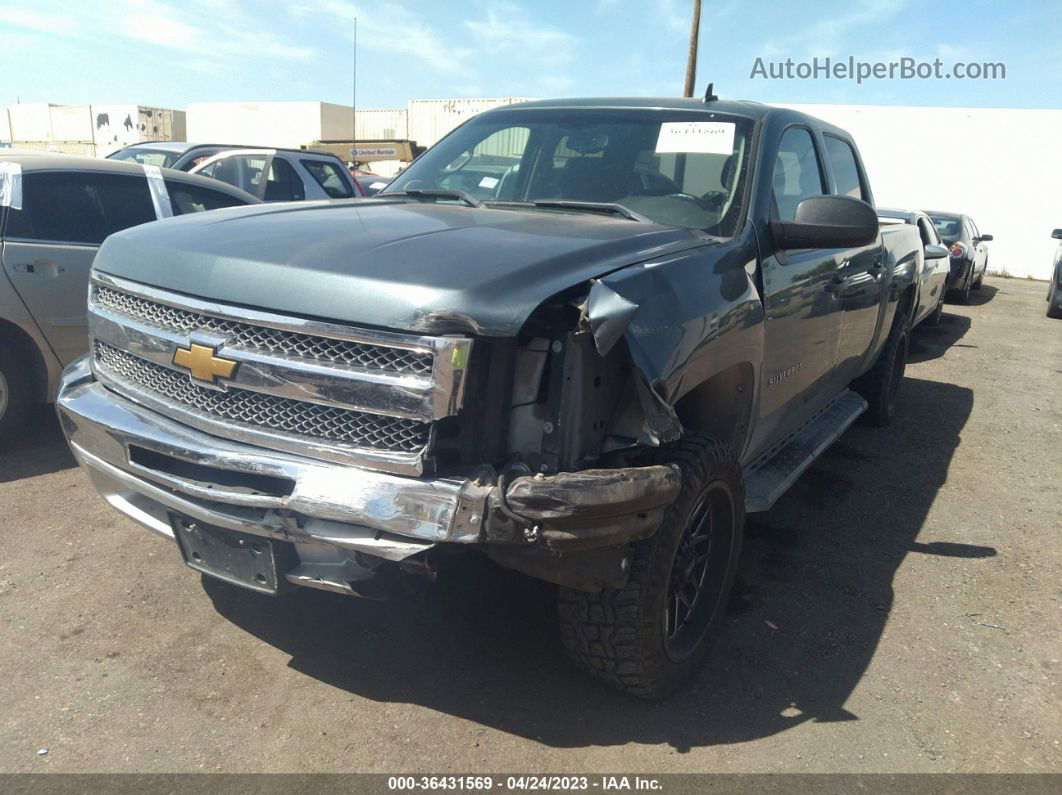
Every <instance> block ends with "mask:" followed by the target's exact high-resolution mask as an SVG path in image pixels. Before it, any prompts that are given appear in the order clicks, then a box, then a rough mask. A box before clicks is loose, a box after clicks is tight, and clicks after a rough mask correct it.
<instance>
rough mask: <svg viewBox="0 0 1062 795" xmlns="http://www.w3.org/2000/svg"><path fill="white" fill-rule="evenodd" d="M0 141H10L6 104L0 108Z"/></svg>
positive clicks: (9, 125) (9, 119)
mask: <svg viewBox="0 0 1062 795" xmlns="http://www.w3.org/2000/svg"><path fill="white" fill-rule="evenodd" d="M0 141H2V142H4V143H11V118H10V116H8V113H7V106H4V107H3V108H0Z"/></svg>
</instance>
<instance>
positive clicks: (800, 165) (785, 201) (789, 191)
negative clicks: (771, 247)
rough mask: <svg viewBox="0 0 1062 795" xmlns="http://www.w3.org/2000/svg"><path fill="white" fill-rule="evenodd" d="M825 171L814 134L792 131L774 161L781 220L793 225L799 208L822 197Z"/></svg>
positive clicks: (779, 147)
mask: <svg viewBox="0 0 1062 795" xmlns="http://www.w3.org/2000/svg"><path fill="white" fill-rule="evenodd" d="M825 192H826V191H825V190H824V188H823V184H822V169H821V168H820V166H819V158H818V155H817V154H816V153H815V143H814V141H812V139H811V133H809V132H808V131H807V130H805V129H803V128H802V127H790V128H789V129H788V130H786V131H785V133H784V134H783V135H782V140H781V142H780V143H779V145H778V157H777V159H775V161H774V201H775V204H776V205H777V207H778V217H779V218H780V219H781V220H783V221H792V220H793V216H794V215H795V214H796V208H797V205H798V204H800V202H801V201H802V200H803V199H806V198H807V197H808V196H821V195H822V194H824V193H825Z"/></svg>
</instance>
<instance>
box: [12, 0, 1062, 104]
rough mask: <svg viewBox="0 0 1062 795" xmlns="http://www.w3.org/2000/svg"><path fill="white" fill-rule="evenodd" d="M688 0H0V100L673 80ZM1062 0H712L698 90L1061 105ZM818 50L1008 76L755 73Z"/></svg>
mask: <svg viewBox="0 0 1062 795" xmlns="http://www.w3.org/2000/svg"><path fill="white" fill-rule="evenodd" d="M690 7H691V0H567V1H566V2H563V1H562V0H535V1H534V2H532V1H531V0H525V1H524V2H520V1H519V0H374V1H373V2H351V1H350V0H288V2H264V1H263V0H109V2H107V3H106V4H102V3H95V2H88V1H87V0H77V1H76V2H72V1H71V0H66V2H58V1H53V0H0V45H2V46H0V75H3V78H2V81H0V103H7V102H14V101H16V98H20V99H21V101H23V102H55V103H60V104H81V103H111V102H130V103H134V102H135V103H140V104H144V105H156V106H162V107H176V108H183V107H184V106H186V105H187V104H188V103H189V102H196V101H238V100H245V101H264V100H324V101H329V102H340V103H344V104H350V101H351V87H352V76H351V72H352V58H353V19H354V18H355V17H357V18H358V86H357V92H358V105H359V107H378V108H386V107H404V106H405V102H406V100H407V99H410V98H424V97H499V96H523V97H555V96H587V95H678V94H680V93H681V90H682V84H683V77H684V74H685V61H686V45H687V40H688V35H689V33H688V31H689V27H688V25H689V15H690ZM1060 10H1062V9H1060V8H1059V6H1058V3H1057V1H1056V0H1025V2H1020V1H1019V2H1003V1H1002V0H968V1H966V2H960V1H959V0H938V1H937V2H929V3H923V2H910V1H909V0H868V1H866V2H864V0H847V1H846V0H820V1H819V2H813V1H812V0H807V1H805V2H797V1H796V0H781V1H780V0H745V2H739V1H738V0H705V3H704V12H703V18H702V28H701V38H700V50H701V57H700V66H699V70H698V76H697V85H698V90H699V91H702V90H703V87H704V85H705V84H706V83H707V82H708V81H709V80H712V81H713V82H714V83H715V86H716V93H718V94H720V95H721V96H724V97H731V98H743V99H757V100H762V101H774V102H844V103H871V104H909V105H956V106H980V107H1042V108H1050V107H1060V97H1062V94H1060V92H1059V89H1058V85H1059V78H1060V77H1062V46H1060V42H1062V36H1060V34H1062V24H1060V21H1059V20H1060V17H1062V14H1060V13H1059V11H1060ZM813 56H819V57H820V58H821V57H825V56H831V57H833V58H835V59H836V58H845V59H847V57H848V56H853V57H855V58H856V59H857V60H863V61H871V62H873V61H890V60H894V59H898V58H901V57H904V56H908V57H912V58H916V59H918V60H925V61H932V60H933V59H934V58H938V57H939V58H941V59H942V61H943V62H944V64H945V67H947V66H949V65H950V64H952V63H954V62H956V61H962V62H974V61H975V62H982V61H992V62H1003V63H1004V64H1006V70H1007V73H1006V79H1005V80H996V81H975V80H962V81H959V80H906V81H901V80H874V81H869V82H865V83H863V84H862V85H857V84H856V83H855V82H854V81H839V80H836V79H831V80H786V81H766V80H762V79H750V73H751V71H752V68H753V65H754V64H755V61H756V58H757V57H762V58H764V59H765V61H772V60H773V61H777V60H784V59H785V58H787V57H791V58H793V59H794V60H795V61H802V60H808V59H810V58H812V57H813Z"/></svg>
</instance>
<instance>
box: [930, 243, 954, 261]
mask: <svg viewBox="0 0 1062 795" xmlns="http://www.w3.org/2000/svg"><path fill="white" fill-rule="evenodd" d="M950 256H951V252H950V251H948V249H947V246H938V245H935V244H933V243H930V244H929V245H928V246H926V259H944V258H945V257H950Z"/></svg>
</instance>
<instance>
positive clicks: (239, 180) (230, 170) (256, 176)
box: [197, 155, 266, 196]
mask: <svg viewBox="0 0 1062 795" xmlns="http://www.w3.org/2000/svg"><path fill="white" fill-rule="evenodd" d="M265 162H266V156H265V155H232V156H230V157H221V158H219V159H217V160H215V161H214V162H213V163H210V164H208V165H207V166H206V167H204V168H203V170H202V171H199V172H197V173H199V174H202V175H203V176H204V177H211V178H212V179H220V180H221V181H222V182H227V183H229V184H230V185H235V186H236V187H237V188H241V189H243V190H245V191H247V192H248V193H250V194H251V195H252V196H257V195H258V186H259V185H260V183H261V180H262V169H264V168H265Z"/></svg>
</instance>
